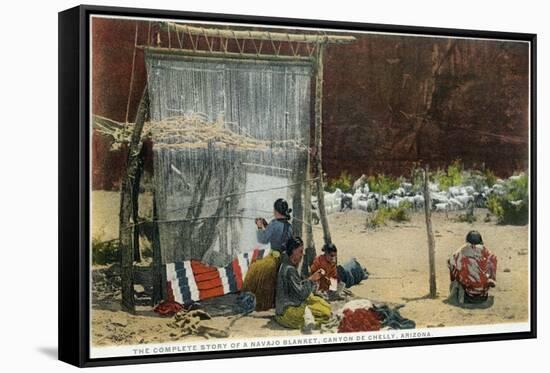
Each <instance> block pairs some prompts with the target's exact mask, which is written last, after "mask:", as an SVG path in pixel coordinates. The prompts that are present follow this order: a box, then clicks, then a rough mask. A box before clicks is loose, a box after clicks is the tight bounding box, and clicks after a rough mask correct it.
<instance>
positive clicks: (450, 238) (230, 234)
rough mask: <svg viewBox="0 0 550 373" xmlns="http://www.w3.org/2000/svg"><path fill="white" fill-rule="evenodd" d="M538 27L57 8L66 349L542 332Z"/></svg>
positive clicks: (313, 345) (108, 359)
mask: <svg viewBox="0 0 550 373" xmlns="http://www.w3.org/2000/svg"><path fill="white" fill-rule="evenodd" d="M535 42H536V36H535V35H533V34H518V33H505V32H493V31H471V30H456V29H436V28H424V27H410V26H389V25H376V24H362V23H349V22H333V21H316V20H304V19H282V18H270V17H251V16H238V15H222V14H204V13H192V12H179V11H163V10H144V9H129V8H110V7H96V6H79V7H76V8H73V9H69V10H66V11H64V12H61V13H59V201H60V202H59V240H60V241H59V357H60V359H61V360H63V361H66V362H68V363H71V364H74V365H78V366H97V365H112V364H129V363H145V362H160V361H176V360H190V359H212V358H226V357H245V356H253V355H267V354H289V353H307V352H317V351H335V350H351V349H367V348H374V347H377V348H378V347H392V346H409V345H418V344H439V343H455V342H471V341H490V340H502V339H518V338H533V337H535V336H536V313H535V311H536V291H535V290H536V282H535V279H536V273H535V270H536V265H535V264H536V245H535V229H536V221H535V216H536V214H535V208H536V190H535V185H536V182H535V180H536V174H535V170H536V167H535V165H536V159H535V154H536V152H535V130H536V118H535V105H536V97H535V91H536V90H535V82H536V79H535V74H536V69H535V67H536V66H535V61H536V58H535V51H536V49H535V48H536V45H535Z"/></svg>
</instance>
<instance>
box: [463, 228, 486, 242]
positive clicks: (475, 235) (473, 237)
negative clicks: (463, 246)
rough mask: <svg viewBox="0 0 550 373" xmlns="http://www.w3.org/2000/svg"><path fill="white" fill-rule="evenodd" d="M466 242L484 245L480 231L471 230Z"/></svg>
mask: <svg viewBox="0 0 550 373" xmlns="http://www.w3.org/2000/svg"><path fill="white" fill-rule="evenodd" d="M466 242H468V243H470V244H472V245H482V244H483V239H482V238H481V233H479V232H478V231H469V232H468V234H467V235H466Z"/></svg>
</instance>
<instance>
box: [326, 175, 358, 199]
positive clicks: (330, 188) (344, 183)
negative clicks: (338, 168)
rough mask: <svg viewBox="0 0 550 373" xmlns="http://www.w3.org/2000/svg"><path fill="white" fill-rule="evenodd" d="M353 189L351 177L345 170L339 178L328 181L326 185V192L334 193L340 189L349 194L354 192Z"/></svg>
mask: <svg viewBox="0 0 550 373" xmlns="http://www.w3.org/2000/svg"><path fill="white" fill-rule="evenodd" d="M352 187H353V181H352V180H351V175H350V174H349V173H348V172H347V171H345V170H344V171H342V172H341V173H340V176H339V177H337V178H335V179H331V180H329V181H328V183H327V184H326V185H325V190H326V191H327V192H330V193H333V192H334V191H336V189H337V188H338V189H340V190H341V191H342V192H344V193H349V192H351V191H352Z"/></svg>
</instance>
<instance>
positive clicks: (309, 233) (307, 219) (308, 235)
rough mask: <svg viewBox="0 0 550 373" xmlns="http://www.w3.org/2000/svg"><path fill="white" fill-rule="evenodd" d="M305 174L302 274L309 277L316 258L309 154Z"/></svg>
mask: <svg viewBox="0 0 550 373" xmlns="http://www.w3.org/2000/svg"><path fill="white" fill-rule="evenodd" d="M306 157H307V158H306V173H305V175H306V176H305V180H306V182H305V184H304V201H303V203H304V223H305V224H304V228H305V241H304V243H305V252H304V260H303V261H302V274H303V275H304V276H309V267H311V264H312V263H313V259H314V258H315V256H316V254H317V253H316V252H315V242H313V228H312V224H313V223H312V222H311V182H310V181H309V180H310V179H311V173H310V171H309V170H310V160H309V154H306Z"/></svg>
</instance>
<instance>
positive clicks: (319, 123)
mask: <svg viewBox="0 0 550 373" xmlns="http://www.w3.org/2000/svg"><path fill="white" fill-rule="evenodd" d="M324 48H325V46H324V45H323V44H319V45H318V47H317V57H316V69H315V155H314V156H315V158H314V159H315V160H314V162H315V170H316V177H317V181H316V186H317V205H318V207H319V218H320V219H321V225H322V226H323V239H324V241H325V244H330V243H332V240H331V237H330V230H329V226H328V219H327V213H326V210H325V191H324V187H323V167H322V158H321V154H322V145H323V141H322V134H323V132H322V128H323V52H324Z"/></svg>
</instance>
